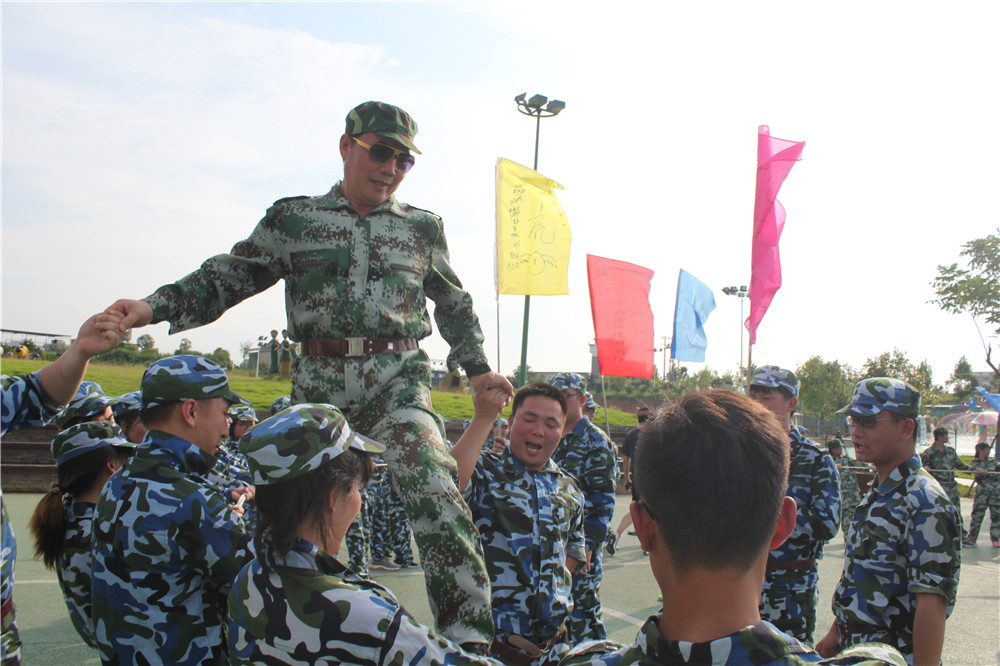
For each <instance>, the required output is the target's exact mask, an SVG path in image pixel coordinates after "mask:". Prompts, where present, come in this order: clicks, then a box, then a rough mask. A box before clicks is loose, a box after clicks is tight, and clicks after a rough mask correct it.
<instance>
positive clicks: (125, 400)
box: [113, 391, 148, 444]
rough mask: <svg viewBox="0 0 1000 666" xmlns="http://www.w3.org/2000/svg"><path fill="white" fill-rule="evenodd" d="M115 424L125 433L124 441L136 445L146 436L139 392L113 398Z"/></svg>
mask: <svg viewBox="0 0 1000 666" xmlns="http://www.w3.org/2000/svg"><path fill="white" fill-rule="evenodd" d="M113 409H114V414H115V423H117V424H118V426H119V427H120V428H121V429H122V432H123V433H125V439H127V440H128V441H130V442H132V443H133V444H138V443H139V442H141V441H142V440H143V438H144V437H145V436H146V431H147V430H148V428H146V424H144V423H143V422H142V419H141V418H140V414H141V413H142V396H141V394H140V393H139V391H131V392H130V393H125V394H123V395H120V396H118V397H117V398H115V405H114V408H113Z"/></svg>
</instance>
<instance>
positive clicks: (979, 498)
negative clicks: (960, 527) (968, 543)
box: [969, 486, 1000, 541]
mask: <svg viewBox="0 0 1000 666" xmlns="http://www.w3.org/2000/svg"><path fill="white" fill-rule="evenodd" d="M987 509H989V511H990V540H991V541H996V540H998V539H1000V493H991V492H984V491H983V490H981V489H980V488H979V486H976V499H975V500H974V501H973V502H972V516H971V517H970V518H969V538H970V539H972V540H973V541H975V540H976V539H978V538H979V528H980V527H981V526H982V524H983V519H984V518H986V510H987Z"/></svg>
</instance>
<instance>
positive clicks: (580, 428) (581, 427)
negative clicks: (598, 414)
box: [570, 414, 590, 435]
mask: <svg viewBox="0 0 1000 666" xmlns="http://www.w3.org/2000/svg"><path fill="white" fill-rule="evenodd" d="M588 425H590V418H589V417H588V416H587V415H586V414H584V415H583V416H582V417H580V420H579V421H577V422H576V425H575V426H573V429H572V430H570V432H571V433H573V434H575V435H582V434H583V433H584V431H585V430H586V429H587V426H588Z"/></svg>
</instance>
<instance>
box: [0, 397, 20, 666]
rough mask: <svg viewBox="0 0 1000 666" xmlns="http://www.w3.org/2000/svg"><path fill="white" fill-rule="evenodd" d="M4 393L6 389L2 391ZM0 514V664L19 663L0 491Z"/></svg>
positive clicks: (13, 547)
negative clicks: (0, 607)
mask: <svg viewBox="0 0 1000 666" xmlns="http://www.w3.org/2000/svg"><path fill="white" fill-rule="evenodd" d="M4 393H5V394H6V391H4ZM0 516H2V521H0V522H2V524H3V533H2V537H0V601H2V602H3V619H2V624H0V632H2V633H0V664H3V666H7V664H19V663H21V636H20V634H18V632H17V622H15V620H14V562H15V561H16V560H17V543H16V542H15V541H14V529H13V528H12V527H11V525H10V518H9V517H8V516H7V506H6V505H5V504H4V503H3V493H2V492H0Z"/></svg>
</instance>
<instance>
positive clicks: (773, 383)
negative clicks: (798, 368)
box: [750, 365, 800, 398]
mask: <svg viewBox="0 0 1000 666" xmlns="http://www.w3.org/2000/svg"><path fill="white" fill-rule="evenodd" d="M799 385H800V383H799V378H798V377H796V376H795V373H794V372H792V371H791V370H785V369H784V368H779V367H778V366H776V365H764V366H761V367H760V368H757V372H755V373H754V375H753V378H752V379H751V380H750V386H765V387H767V388H783V389H785V390H786V391H788V392H789V393H791V394H792V397H793V398H797V397H799Z"/></svg>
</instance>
